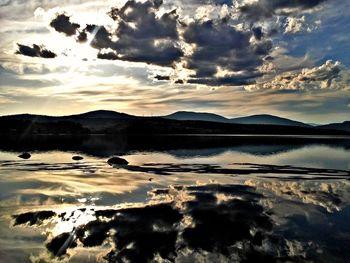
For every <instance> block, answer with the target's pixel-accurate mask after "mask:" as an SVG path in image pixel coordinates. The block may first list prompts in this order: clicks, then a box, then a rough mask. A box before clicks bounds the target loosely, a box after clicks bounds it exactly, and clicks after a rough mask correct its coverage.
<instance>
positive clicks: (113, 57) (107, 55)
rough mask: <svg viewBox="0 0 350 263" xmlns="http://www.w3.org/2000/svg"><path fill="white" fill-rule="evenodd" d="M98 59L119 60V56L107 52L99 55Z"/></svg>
mask: <svg viewBox="0 0 350 263" xmlns="http://www.w3.org/2000/svg"><path fill="white" fill-rule="evenodd" d="M97 58H100V59H108V60H116V59H118V56H117V54H116V53H114V52H107V53H98V54H97Z"/></svg>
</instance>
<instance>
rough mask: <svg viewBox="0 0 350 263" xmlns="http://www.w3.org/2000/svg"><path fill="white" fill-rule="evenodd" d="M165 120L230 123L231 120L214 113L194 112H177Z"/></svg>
mask: <svg viewBox="0 0 350 263" xmlns="http://www.w3.org/2000/svg"><path fill="white" fill-rule="evenodd" d="M163 118H165V119H171V120H192V121H214V122H229V119H227V118H225V117H223V116H220V115H217V114H214V113H206V112H192V111H177V112H174V113H172V114H170V115H167V116H163Z"/></svg>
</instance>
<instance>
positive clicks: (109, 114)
mask: <svg viewBox="0 0 350 263" xmlns="http://www.w3.org/2000/svg"><path fill="white" fill-rule="evenodd" d="M66 117H67V118H69V119H75V118H87V119H135V118H137V117H136V116H133V115H129V114H126V113H122V112H116V111H108V110H96V111H90V112H86V113H82V114H77V115H70V116H66Z"/></svg>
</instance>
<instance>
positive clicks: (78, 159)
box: [72, 155, 84, 161]
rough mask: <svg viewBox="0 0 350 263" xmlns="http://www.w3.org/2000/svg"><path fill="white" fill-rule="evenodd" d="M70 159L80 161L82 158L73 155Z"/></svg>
mask: <svg viewBox="0 0 350 263" xmlns="http://www.w3.org/2000/svg"><path fill="white" fill-rule="evenodd" d="M72 159H73V160H74V161H80V160H83V159H84V157H82V156H79V155H74V156H73V157H72Z"/></svg>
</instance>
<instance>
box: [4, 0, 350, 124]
mask: <svg viewBox="0 0 350 263" xmlns="http://www.w3.org/2000/svg"><path fill="white" fill-rule="evenodd" d="M349 10H350V0H147V1H125V0H86V1H82V0H60V1H53V0H0V24H1V27H0V33H1V38H0V115H8V114H18V113H34V114H45V115H54V116H57V115H68V114H75V113H81V112H86V111H91V110H99V109H106V110H114V111H119V112H126V113H129V114H135V115H140V116H159V115H165V114H169V113H172V112H175V111H179V110H187V111H197V112H212V113H216V114H221V115H224V116H226V117H238V116H245V115H252V114H274V115H279V116H282V117H286V118H292V119H296V120H300V121H304V122H308V123H329V122H342V121H344V120H350V96H349V95H350V69H349V67H350V30H349V28H350V15H349Z"/></svg>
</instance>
